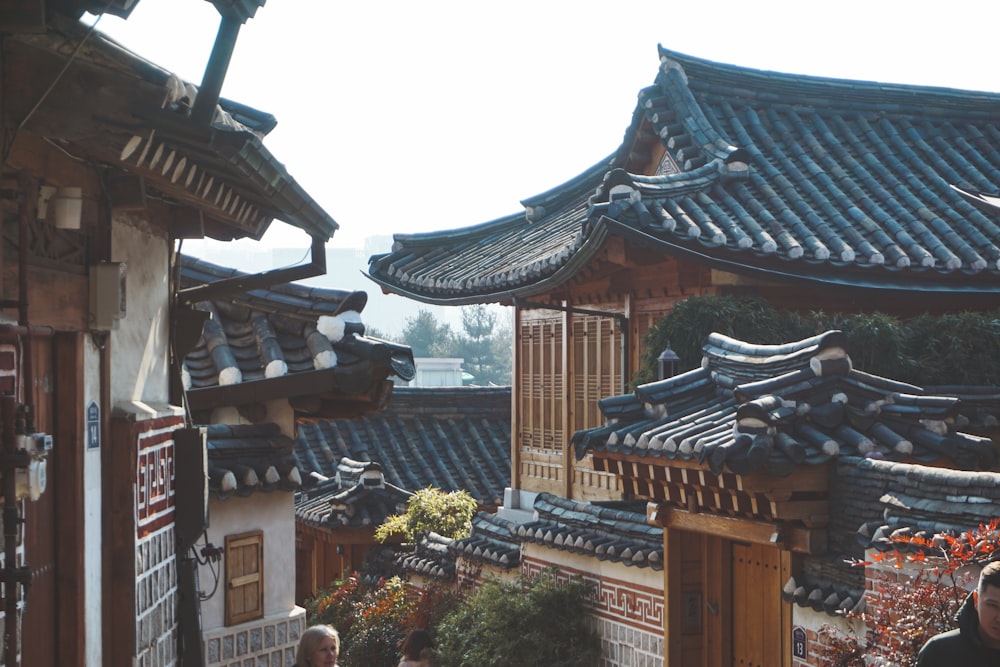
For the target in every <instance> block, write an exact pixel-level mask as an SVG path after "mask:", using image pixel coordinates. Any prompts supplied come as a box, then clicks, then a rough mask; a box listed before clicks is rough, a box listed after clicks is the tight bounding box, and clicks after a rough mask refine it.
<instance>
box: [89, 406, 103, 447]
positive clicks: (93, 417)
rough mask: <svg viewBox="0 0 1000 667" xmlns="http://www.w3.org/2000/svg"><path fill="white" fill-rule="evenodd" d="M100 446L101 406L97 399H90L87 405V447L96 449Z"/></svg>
mask: <svg viewBox="0 0 1000 667" xmlns="http://www.w3.org/2000/svg"><path fill="white" fill-rule="evenodd" d="M100 446H101V408H100V407H99V406H98V405H97V401H91V402H90V405H88V406H87V449H97V448H98V447H100Z"/></svg>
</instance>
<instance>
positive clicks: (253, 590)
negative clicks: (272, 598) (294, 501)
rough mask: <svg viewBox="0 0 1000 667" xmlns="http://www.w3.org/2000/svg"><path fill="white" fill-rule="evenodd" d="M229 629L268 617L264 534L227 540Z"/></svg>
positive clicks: (236, 536)
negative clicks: (265, 601)
mask: <svg viewBox="0 0 1000 667" xmlns="http://www.w3.org/2000/svg"><path fill="white" fill-rule="evenodd" d="M225 560H226V625H236V624H237V623H244V622H246V621H252V620H253V619H256V618H263V616H264V532H263V531H260V530H255V531H253V532H250V533H242V534H240V535H227V536H226V555H225Z"/></svg>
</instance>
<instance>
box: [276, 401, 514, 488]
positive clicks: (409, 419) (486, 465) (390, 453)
mask: <svg viewBox="0 0 1000 667" xmlns="http://www.w3.org/2000/svg"><path fill="white" fill-rule="evenodd" d="M295 451H296V456H297V458H298V460H299V462H300V464H301V465H302V466H303V467H304V468H306V469H309V470H314V471H316V472H318V473H320V474H322V475H325V476H327V477H332V476H334V475H335V474H336V470H337V467H338V465H339V464H340V462H341V461H342V460H343V459H344V458H345V457H346V458H349V459H357V460H362V461H377V462H378V463H379V464H380V465H381V468H382V470H383V473H384V474H385V477H386V480H387V481H388V482H389V483H391V484H394V485H396V486H398V487H401V488H404V489H407V490H409V491H417V490H419V489H423V488H426V487H429V486H433V487H436V488H438V489H441V490H442V491H446V492H447V491H458V490H464V491H468V492H469V493H470V494H471V495H472V496H473V498H475V499H476V500H477V501H478V502H479V503H480V505H481V506H484V507H496V506H499V505H500V504H501V502H502V498H503V490H504V488H505V487H507V486H509V484H510V387H455V388H423V387H420V388H407V387H397V388H396V389H395V390H394V392H393V396H392V400H391V402H390V403H389V405H388V407H386V408H385V409H384V410H383V411H381V412H378V413H376V414H372V415H367V416H364V417H361V418H359V419H336V420H314V421H302V422H300V423H299V426H298V438H297V440H296V445H295Z"/></svg>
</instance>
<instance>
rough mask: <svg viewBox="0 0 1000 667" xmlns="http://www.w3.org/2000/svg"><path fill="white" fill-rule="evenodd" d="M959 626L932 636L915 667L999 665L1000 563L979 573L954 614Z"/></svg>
mask: <svg viewBox="0 0 1000 667" xmlns="http://www.w3.org/2000/svg"><path fill="white" fill-rule="evenodd" d="M955 620H956V621H957V622H958V627H957V628H955V629H954V630H950V631H948V632H942V633H941V634H939V635H935V636H934V637H931V638H930V639H929V640H928V641H927V643H926V644H924V647H923V648H922V649H920V653H919V654H918V655H917V667H952V666H956V667H957V666H958V665H961V666H962V667H997V665H1000V561H993V562H992V563H989V564H987V565H986V567H984V568H983V570H982V572H980V573H979V584H978V585H977V586H976V590H974V591H972V592H971V593H969V595H968V597H966V598H965V602H963V603H962V606H961V607H960V608H959V610H958V613H957V614H956V615H955Z"/></svg>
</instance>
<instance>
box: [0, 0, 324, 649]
mask: <svg viewBox="0 0 1000 667" xmlns="http://www.w3.org/2000/svg"><path fill="white" fill-rule="evenodd" d="M137 4H138V2H137V1H136V0H58V1H55V0H28V1H27V2H3V3H0V33H2V34H3V39H2V44H0V65H2V68H3V78H2V81H0V132H2V135H3V141H2V146H3V154H2V158H0V160H2V175H0V177H2V181H3V183H2V187H0V192H2V196H0V223H2V225H0V233H2V237H3V252H2V254H0V257H2V269H3V270H2V271H0V292H2V304H0V306H2V308H3V309H4V313H3V316H2V317H0V419H2V421H3V448H4V451H5V452H6V453H5V454H4V455H3V456H2V457H0V464H2V465H0V467H2V470H0V475H2V477H3V481H4V487H8V483H10V484H9V487H10V489H11V490H10V492H7V493H5V494H4V500H3V502H4V513H5V516H7V517H8V518H9V519H10V520H6V521H4V528H5V531H4V533H5V534H4V541H5V553H6V558H5V561H4V566H3V572H2V576H3V581H4V582H5V584H4V586H3V596H4V605H3V608H4V642H3V647H4V654H3V664H5V665H7V666H8V667H13V666H14V665H17V664H23V665H31V666H32V667H50V666H52V665H57V664H59V665H105V664H106V665H133V664H134V665H145V666H149V667H163V666H168V665H174V664H181V663H183V664H199V665H200V664H203V663H202V662H201V660H200V654H201V646H202V639H203V638H202V636H201V634H200V630H199V627H198V621H199V619H198V616H197V614H191V613H190V611H189V610H190V607H189V606H186V605H187V604H188V602H189V601H190V596H191V595H197V593H198V590H197V589H196V588H195V587H194V586H192V585H190V578H189V577H188V578H187V579H185V577H186V576H187V575H189V574H190V571H182V570H183V569H184V568H183V567H182V566H180V565H179V564H180V563H181V561H183V560H184V559H185V557H186V556H188V555H189V549H188V547H189V546H190V545H192V544H193V543H195V542H196V541H198V537H199V535H198V533H197V532H194V533H192V532H191V531H190V530H185V529H184V528H181V524H184V523H185V521H183V520H181V518H180V515H182V514H183V515H184V516H185V517H187V519H192V520H194V519H197V517H198V516H199V515H200V516H201V518H202V519H204V516H205V504H206V502H208V501H206V498H205V496H206V492H205V486H206V484H205V481H206V480H205V473H206V468H207V465H208V463H207V461H208V460H209V458H210V457H211V458H212V459H215V458H216V457H215V456H214V455H209V454H208V452H207V451H206V446H207V445H206V444H205V434H204V433H203V432H202V430H201V429H200V428H197V426H196V425H194V424H193V423H192V422H191V421H190V419H189V413H188V412H187V411H186V410H185V409H184V408H185V404H184V402H183V401H184V397H183V392H182V391H181V390H180V387H181V383H180V381H179V379H178V376H179V375H180V358H179V357H178V356H175V354H176V351H177V350H180V349H185V348H187V347H189V346H190V345H192V344H193V343H194V342H195V341H197V339H198V338H199V336H200V334H201V325H202V323H203V322H204V318H203V317H201V316H200V315H199V314H198V313H196V312H194V310H195V309H192V308H191V307H190V303H186V302H185V300H184V299H183V298H181V297H180V296H179V294H178V293H179V292H180V291H181V285H180V283H179V278H178V273H179V271H180V268H179V266H178V261H179V260H178V257H177V253H176V246H177V245H178V243H179V242H180V241H181V240H182V239H201V238H206V237H207V238H212V239H215V240H219V241H230V240H233V239H240V238H247V239H260V238H261V236H262V235H263V234H264V233H265V232H266V231H267V229H268V228H269V226H270V225H271V223H272V222H273V221H274V220H280V221H283V222H285V223H287V224H289V225H290V226H292V227H294V228H296V229H298V230H300V231H301V232H302V235H303V238H308V239H310V241H311V245H312V248H313V254H314V257H315V255H317V254H321V253H319V252H318V251H320V250H321V249H322V248H323V245H324V244H325V242H326V241H327V240H328V239H329V238H330V237H331V236H332V235H333V233H334V231H335V230H336V229H337V223H336V222H335V221H334V220H333V219H332V217H331V216H330V215H329V214H328V213H326V212H325V211H324V210H323V209H322V208H321V207H320V206H319V205H318V204H317V203H316V201H315V200H314V199H313V198H312V197H311V196H310V195H309V194H308V193H307V192H306V191H305V190H304V189H303V188H302V187H301V186H300V185H299V183H298V182H297V181H296V180H295V179H294V178H292V177H291V176H290V174H289V171H288V169H286V167H285V166H284V165H283V164H282V163H281V161H279V160H278V159H277V158H276V157H275V156H274V155H273V154H272V153H271V152H270V151H269V150H268V149H267V148H266V147H265V145H264V141H265V138H266V137H267V135H268V133H269V132H270V131H271V129H272V128H273V127H274V126H275V123H276V121H275V119H274V117H273V116H271V115H270V114H267V113H264V112H262V111H258V110H255V109H251V108H249V107H246V106H244V105H242V104H239V103H236V102H233V101H230V100H226V99H224V98H223V97H221V92H222V85H223V81H224V79H225V75H226V69H227V64H228V62H229V56H230V55H231V54H232V53H233V49H234V48H236V41H237V37H238V35H239V30H240V28H241V26H242V24H243V23H244V22H245V21H247V20H249V19H250V18H251V17H252V16H253V15H254V14H255V12H256V10H257V9H258V8H259V7H260V6H261V5H263V4H264V3H263V0H251V1H248V2H238V3H234V2H229V1H227V0H218V1H217V2H213V3H212V4H213V5H214V6H215V7H216V9H217V10H218V12H219V21H220V26H219V27H220V30H219V33H218V38H217V41H216V44H215V46H214V48H213V50H212V53H213V55H212V56H211V57H210V59H209V61H208V62H207V63H206V67H205V72H206V73H205V77H204V79H203V80H202V82H201V84H200V85H197V84H194V83H191V82H187V81H183V80H182V79H180V78H179V77H178V76H176V75H175V74H173V73H171V72H169V71H167V70H165V69H164V68H162V67H160V66H158V65H156V64H154V63H151V62H150V61H149V60H148V59H146V58H143V57H142V56H141V55H139V54H136V53H133V52H131V51H129V50H128V49H126V48H124V47H122V46H121V45H120V44H118V43H116V42H115V41H114V40H112V39H110V38H108V37H107V36H106V35H103V34H102V33H101V32H100V30H97V29H92V27H93V26H92V25H85V24H83V23H82V22H81V21H80V19H81V18H82V17H83V16H84V12H88V11H89V12H92V13H94V14H95V15H101V14H111V15H114V16H118V17H121V18H127V17H128V16H129V14H130V12H131V11H132V10H133V9H134V8H135V6H136V5H137ZM262 20H266V18H264V19H262ZM308 244H309V243H308V242H307V243H305V244H304V245H308ZM321 273H322V270H321V268H320V266H319V265H318V264H317V263H316V262H315V261H314V262H313V263H311V264H309V265H307V266H304V267H296V268H295V269H293V270H290V271H288V272H284V273H280V274H277V275H265V276H263V277H260V276H258V277H257V278H258V279H259V282H258V283H257V286H258V287H259V286H261V285H263V284H265V283H266V284H274V283H280V282H287V281H292V280H296V279H299V278H305V277H308V276H314V275H319V274H321ZM268 281H270V282H268ZM232 286H233V285H232V283H230V284H229V285H228V287H230V288H231V287H232ZM205 298H207V297H205V296H204V293H202V297H201V299H202V300H204V299H205ZM274 382H275V383H281V382H282V380H279V379H276V380H274ZM285 382H287V380H285ZM241 384H249V383H241ZM231 391H238V385H237V386H234V387H232V388H231ZM191 393H192V396H193V395H194V393H195V392H194V391H192V392H191ZM213 393H215V394H218V393H219V392H213V389H210V388H206V389H205V390H204V391H203V393H201V394H200V396H202V397H206V395H211V394H213ZM231 404H233V405H242V402H240V401H236V402H231ZM250 412H251V413H252V412H253V409H251V410H250ZM236 435H238V436H241V435H242V434H241V433H236ZM264 435H265V436H266V437H265V439H266V438H268V437H270V436H269V435H267V434H264ZM211 438H212V440H213V441H215V434H212V436H211ZM227 441H228V442H227ZM232 442H233V438H224V439H220V440H219V441H218V444H219V445H220V447H219V453H223V452H224V451H225V450H226V449H227V447H226V445H228V444H232ZM258 444H259V443H258ZM249 448H252V447H249ZM21 449H24V450H25V451H24V452H20V451H18V450H21ZM275 453H276V454H277V453H280V452H275ZM274 458H275V460H274V461H273V462H274V463H275V465H274V466H273V468H274V473H273V474H274V475H277V476H278V477H282V476H285V477H284V478H283V481H285V482H289V481H290V480H288V478H287V475H288V474H289V473H290V472H291V471H290V469H288V468H285V467H283V466H282V464H281V462H280V460H279V459H280V458H281V457H280V456H275V457H274ZM43 466H45V467H44V468H43ZM22 467H23V468H25V470H24V471H21V470H20V469H21V468H22ZM271 467H272V466H270V465H268V466H265V467H264V469H263V471H262V473H263V474H262V478H263V479H268V478H270V477H272V473H271ZM43 471H46V474H45V475H42V474H41V473H42V472H43ZM26 473H27V475H26ZM186 473H193V477H194V478H195V479H194V480H192V478H191V477H188V478H187V480H186V481H183V480H179V479H178V477H179V476H182V475H184V474H186ZM25 476H26V479H27V480H28V481H29V482H30V483H28V484H26V485H25V488H24V489H23V490H22V491H21V492H20V493H19V492H18V491H17V486H16V485H15V484H14V482H15V481H16V478H18V477H25ZM199 476H200V481H201V482H202V483H201V484H199V483H198V478H199ZM46 478H47V480H48V484H47V487H48V489H47V490H44V489H43V488H41V487H42V484H41V482H42V481H43V480H44V479H46ZM239 479H241V480H243V481H244V483H245V481H246V479H247V478H246V477H245V476H240V478H239ZM267 484H270V483H269V482H267ZM276 484H279V483H276ZM181 485H186V486H184V492H181V491H180V486H181ZM258 495H264V496H266V495H272V496H275V497H277V496H278V495H279V494H258ZM285 496H286V497H287V498H288V506H287V507H288V512H289V515H288V516H289V521H288V522H287V523H288V526H289V528H288V533H289V535H291V514H290V512H291V499H290V498H291V494H290V493H286V494H285ZM240 500H248V501H249V502H251V503H252V502H253V501H254V498H253V497H252V496H251V497H250V498H249V499H245V498H240ZM214 518H215V519H216V520H218V519H219V516H218V513H215V516H214ZM15 519H16V520H15ZM191 525H192V524H191V523H190V522H188V523H186V526H187V527H188V528H190V526H191ZM290 542H291V540H290V539H289V540H288V543H290ZM199 546H200V545H199ZM289 557H291V549H289ZM205 580H206V581H207V579H205ZM29 583H30V603H27V604H26V603H25V601H26V599H27V596H26V594H25V588H26V586H27V585H28V584H29ZM289 587H290V586H289ZM282 595H286V596H287V597H285V598H284V599H285V600H287V602H288V604H287V608H286V609H287V611H288V612H291V611H292V610H293V609H294V605H293V604H292V602H291V595H290V594H286V593H283V592H282V593H279V594H278V596H277V598H280V597H281V596H282ZM277 598H275V596H272V599H277ZM266 604H268V603H265V605H266ZM181 609H184V610H185V611H183V612H181V611H180V610H181ZM290 615H291V614H290V613H286V619H287V622H286V623H285V625H284V626H283V628H284V630H283V631H282V632H283V633H278V632H276V633H274V634H272V633H269V632H268V631H267V629H260V627H259V625H253V624H252V627H250V628H248V631H247V632H246V633H244V634H243V635H241V643H239V644H236V646H237V647H240V648H239V649H237V650H240V649H242V647H247V648H249V647H251V646H255V644H256V642H257V640H258V639H260V644H259V646H255V648H254V653H255V659H256V662H255V664H268V665H269V666H270V667H274V666H275V665H286V664H290V662H291V661H290V660H288V653H289V651H290V650H292V649H293V648H294V646H295V641H296V638H297V634H298V631H299V629H300V628H301V626H302V624H304V618H303V617H301V616H300V617H292V618H289V616H290ZM182 617H183V621H184V622H183V623H182V622H181V620H182ZM209 618H210V617H209V615H206V617H205V619H206V620H208V619H209ZM254 623H255V622H254ZM258 629H260V632H257V630H258ZM243 639H245V640H246V641H242V640H243ZM268 642H270V644H269V643H268ZM245 658H246V656H243V655H241V656H240V658H239V660H240V661H241V662H242V661H244V659H245ZM265 661H266V662H265ZM230 664H231V663H230Z"/></svg>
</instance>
